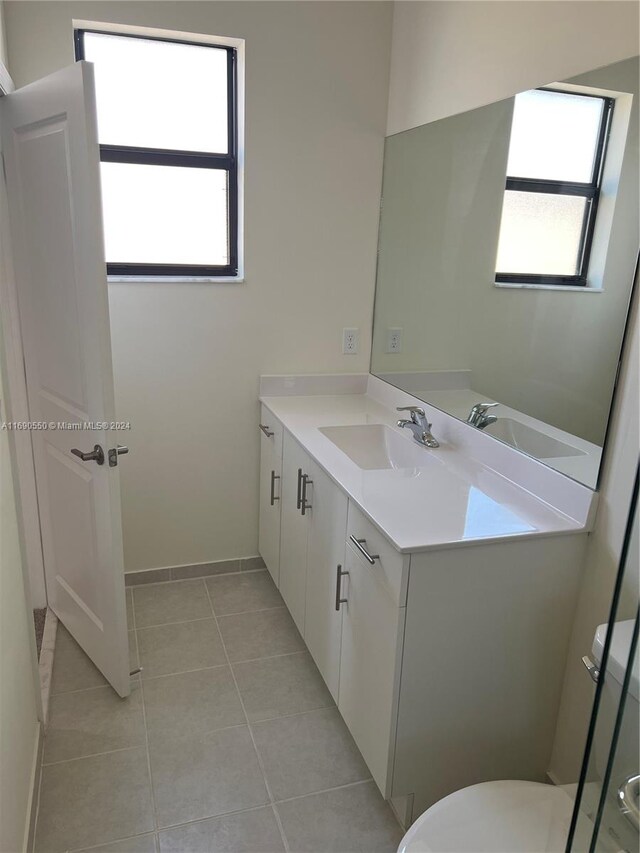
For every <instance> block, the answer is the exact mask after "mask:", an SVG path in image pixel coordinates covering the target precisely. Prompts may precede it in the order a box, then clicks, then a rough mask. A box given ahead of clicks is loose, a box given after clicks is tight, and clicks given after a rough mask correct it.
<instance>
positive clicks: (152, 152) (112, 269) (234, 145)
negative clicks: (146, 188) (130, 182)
mask: <svg viewBox="0 0 640 853" xmlns="http://www.w3.org/2000/svg"><path fill="white" fill-rule="evenodd" d="M86 33H90V34H93V33H95V34H96V35H108V36H116V37H118V38H132V39H142V40H145V41H161V42H168V43H170V44H187V45H193V46H194V47H209V48H213V49H214V50H224V51H226V54H227V149H228V150H227V153H226V154H213V153H211V152H205V151H181V150H176V149H172V148H146V147H138V146H128V145H102V144H100V146H99V147H100V162H105V163H139V164H145V165H153V166H181V167H187V168H198V169H203V168H204V169H219V170H223V171H226V172H227V175H228V192H227V225H228V248H229V263H228V264H225V265H203V264H153V263H147V264H141V263H121V262H117V261H111V262H110V261H107V262H106V266H107V275H108V276H123V277H124V276H127V277H128V276H131V277H135V278H139V279H140V278H142V279H144V278H162V277H166V278H179V277H189V278H221V279H228V278H233V279H236V280H239V278H240V270H239V237H238V231H239V227H238V220H239V216H238V210H239V197H238V193H239V190H238V186H239V183H238V159H239V158H238V50H237V48H236V47H234V46H232V45H228V44H220V43H217V42H213V41H211V42H209V41H196V40H194V39H182V38H170V37H167V36H160V35H141V34H138V33H135V32H122V31H120V30H108V29H101V28H99V27H87V26H80V27H75V28H74V31H73V37H74V46H75V56H76V61H80V60H84V59H85V48H84V36H85V34H86Z"/></svg>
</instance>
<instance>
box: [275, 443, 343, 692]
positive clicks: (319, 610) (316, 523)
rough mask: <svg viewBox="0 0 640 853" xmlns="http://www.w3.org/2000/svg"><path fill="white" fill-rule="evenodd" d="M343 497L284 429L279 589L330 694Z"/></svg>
mask: <svg viewBox="0 0 640 853" xmlns="http://www.w3.org/2000/svg"><path fill="white" fill-rule="evenodd" d="M347 504H348V501H347V498H346V496H345V495H344V494H343V492H341V491H340V489H339V488H338V487H337V486H336V485H335V483H333V482H332V480H331V479H330V478H329V477H328V476H327V475H326V474H325V473H324V471H323V470H322V469H321V468H320V467H319V466H318V465H316V463H315V462H314V461H313V460H312V459H311V457H310V456H309V455H308V454H307V453H306V452H305V451H304V450H303V449H302V447H301V446H300V445H299V444H298V442H297V441H295V440H294V439H293V438H291V436H290V435H289V434H288V433H286V432H285V434H284V442H283V464H282V522H281V553H280V582H279V589H280V593H281V595H282V597H283V599H284V601H285V604H286V605H287V607H288V608H289V612H290V613H291V615H292V617H293V620H294V622H295V623H296V625H297V627H298V630H299V631H300V633H301V634H302V636H303V637H304V638H305V641H306V644H307V646H308V648H309V651H310V652H311V654H312V655H313V658H314V660H315V662H316V664H317V666H318V669H319V670H320V672H321V673H322V676H323V678H324V680H325V681H326V683H327V686H328V687H329V690H330V691H331V693H332V695H333V697H334V699H337V696H338V683H339V678H340V624H341V620H342V615H341V613H340V610H339V609H338V610H336V607H335V589H336V573H337V567H338V565H341V564H343V563H344V552H345V544H344V540H345V529H346V524H347Z"/></svg>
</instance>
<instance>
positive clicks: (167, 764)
mask: <svg viewBox="0 0 640 853" xmlns="http://www.w3.org/2000/svg"><path fill="white" fill-rule="evenodd" d="M150 754H151V774H152V777H153V787H154V792H155V800H156V811H157V816H158V825H159V826H160V827H165V828H166V827H170V826H171V825H172V824H178V823H187V822H188V821H192V820H199V819H200V818H206V817H215V816H217V815H222V814H224V813H226V812H232V811H241V810H243V809H248V808H252V807H253V806H262V805H266V804H267V803H268V796H267V790H266V788H265V785H264V780H263V777H262V772H261V770H260V765H259V764H258V759H257V756H256V754H255V750H254V748H253V743H252V741H251V736H250V734H249V730H248V729H247V728H246V727H245V726H241V727H240V726H239V727H237V728H233V729H223V730H222V731H217V732H211V733H209V734H206V735H201V736H199V737H184V738H175V739H173V740H170V741H169V740H166V741H165V740H163V741H158V742H155V743H153V742H152V743H151V744H150Z"/></svg>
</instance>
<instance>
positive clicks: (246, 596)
mask: <svg viewBox="0 0 640 853" xmlns="http://www.w3.org/2000/svg"><path fill="white" fill-rule="evenodd" d="M206 584H207V587H208V589H209V595H210V596H211V603H212V604H213V610H214V612H215V614H216V616H228V615H229V614H231V613H245V612H247V611H254V610H266V609H268V608H270V607H283V606H284V602H283V601H282V597H281V595H280V593H279V592H278V588H277V587H276V585H275V584H274V582H273V581H272V580H271V575H270V574H269V572H267V571H266V570H265V571H262V572H244V573H241V574H236V575H222V576H220V577H213V578H207V580H206Z"/></svg>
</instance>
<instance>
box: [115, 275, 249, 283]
mask: <svg viewBox="0 0 640 853" xmlns="http://www.w3.org/2000/svg"><path fill="white" fill-rule="evenodd" d="M244 280H245V279H244V276H242V277H241V276H219V277H216V278H212V277H210V276H177V275H156V276H152V275H108V276H107V284H242V283H243V282H244Z"/></svg>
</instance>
